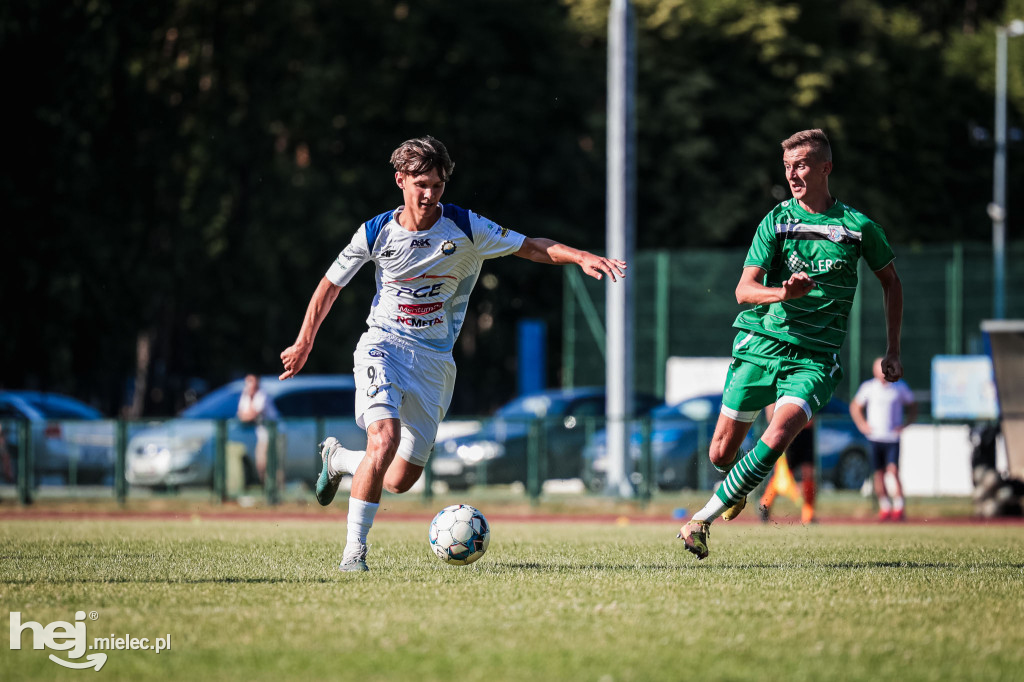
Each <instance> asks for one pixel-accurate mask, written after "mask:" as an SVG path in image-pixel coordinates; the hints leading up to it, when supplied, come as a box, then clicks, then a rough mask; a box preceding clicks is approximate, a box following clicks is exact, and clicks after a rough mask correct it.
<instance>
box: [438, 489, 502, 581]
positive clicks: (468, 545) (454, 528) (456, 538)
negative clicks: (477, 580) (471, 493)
mask: <svg viewBox="0 0 1024 682" xmlns="http://www.w3.org/2000/svg"><path fill="white" fill-rule="evenodd" d="M429 539H430V549H432V550H433V551H434V554H436V555H437V558H438V559H440V560H441V561H445V562H447V563H449V564H454V565H456V566H464V565H466V564H471V563H473V562H474V561H476V560H477V559H479V558H480V557H482V556H483V555H484V552H486V551H487V545H488V544H490V542H491V528H490V526H489V525H488V523H487V519H485V518H484V515H483V514H481V513H480V512H479V511H478V510H477V509H476V508H474V507H470V506H469V505H468V504H453V505H452V506H450V507H445V508H444V509H442V510H441V511H439V512H437V516H435V517H434V520H433V521H431V522H430V533H429Z"/></svg>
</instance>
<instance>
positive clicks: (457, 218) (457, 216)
mask: <svg viewBox="0 0 1024 682" xmlns="http://www.w3.org/2000/svg"><path fill="white" fill-rule="evenodd" d="M442 213H443V215H444V217H445V218H448V219H449V220H451V221H452V222H453V223H455V224H456V225H457V226H458V228H459V229H460V230H462V232H463V234H465V235H466V236H467V237H469V241H473V227H472V225H470V223H469V211H467V210H466V209H464V208H459V207H458V206H456V205H455V204H445V205H444V209H443V211H442Z"/></svg>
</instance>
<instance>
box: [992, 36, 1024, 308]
mask: <svg viewBox="0 0 1024 682" xmlns="http://www.w3.org/2000/svg"><path fill="white" fill-rule="evenodd" d="M1020 35H1024V20H1021V19H1015V20H1013V21H1011V22H1010V24H1009V25H1008V26H999V27H997V28H996V126H995V127H996V134H995V141H996V151H995V160H994V162H993V169H992V203H991V204H989V206H988V215H989V217H990V218H991V219H992V317H993V318H994V319H996V320H1001V319H1003V318H1005V317H1006V62H1007V56H1006V53H1007V47H1008V45H1007V44H1008V43H1009V39H1010V38H1011V37H1016V36H1020Z"/></svg>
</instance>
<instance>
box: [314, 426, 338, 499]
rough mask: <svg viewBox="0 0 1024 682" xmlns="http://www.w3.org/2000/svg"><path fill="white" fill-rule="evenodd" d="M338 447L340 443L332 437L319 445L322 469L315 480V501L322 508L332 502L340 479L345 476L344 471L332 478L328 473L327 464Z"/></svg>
mask: <svg viewBox="0 0 1024 682" xmlns="http://www.w3.org/2000/svg"><path fill="white" fill-rule="evenodd" d="M340 447H341V443H339V442H338V439H337V438H335V437H334V436H330V437H328V438H327V439H325V440H324V442H323V443H320V460H321V461H322V462H323V464H324V467H323V469H321V470H320V477H319V478H317V479H316V501H317V502H319V503H320V504H321V505H322V506H324V507H326V506H327V505H329V504H330V503H331V502H332V501H333V500H334V496H335V495H336V494H337V493H338V485H339V484H340V483H341V477H342V476H344V475H345V472H344V471H339V472H337V473H336V474H334V475H333V476H331V475H330V474H329V473H328V466H327V463H328V461H330V458H331V455H333V454H334V452H335V450H337V449H338V448H340Z"/></svg>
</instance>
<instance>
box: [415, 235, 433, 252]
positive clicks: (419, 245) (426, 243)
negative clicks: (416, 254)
mask: <svg viewBox="0 0 1024 682" xmlns="http://www.w3.org/2000/svg"><path fill="white" fill-rule="evenodd" d="M412 248H414V249H429V248H430V238H429V237H424V238H423V239H413V240H412Z"/></svg>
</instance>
